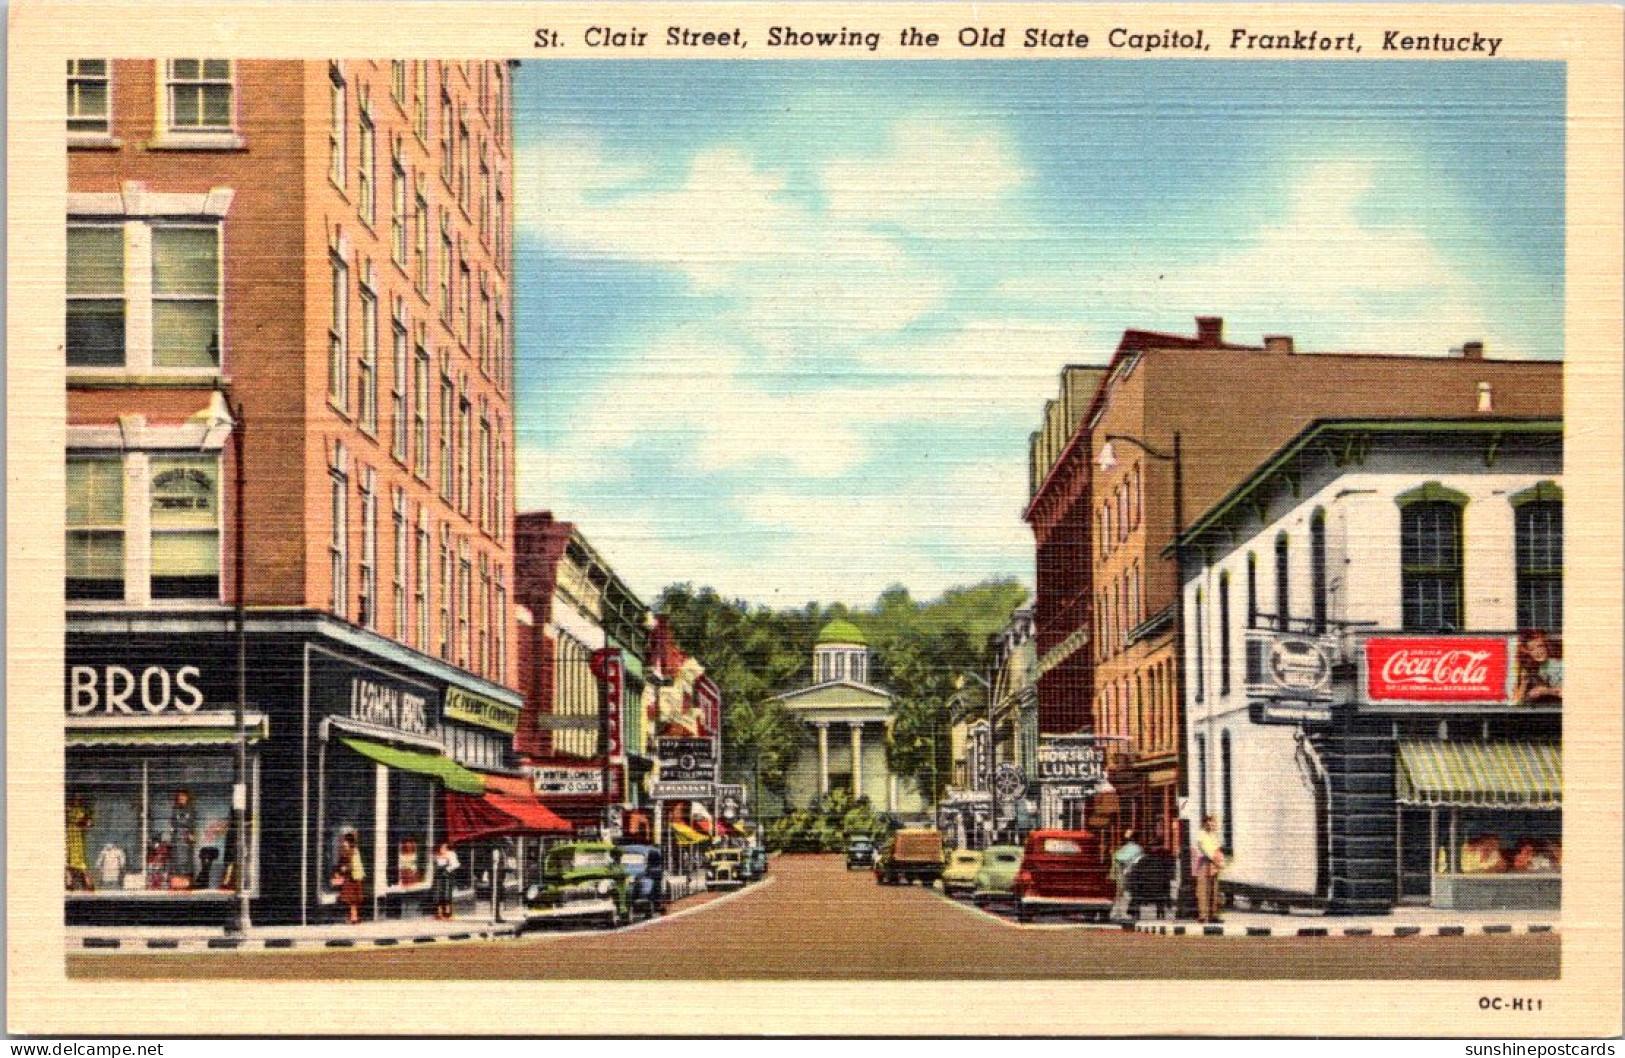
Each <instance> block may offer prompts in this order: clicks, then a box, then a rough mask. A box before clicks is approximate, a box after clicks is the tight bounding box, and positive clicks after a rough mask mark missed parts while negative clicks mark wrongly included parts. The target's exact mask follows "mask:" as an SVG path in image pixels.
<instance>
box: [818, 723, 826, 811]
mask: <svg viewBox="0 0 1625 1058" xmlns="http://www.w3.org/2000/svg"><path fill="white" fill-rule="evenodd" d="M818 792H819V794H820V795H823V794H827V793H829V723H828V722H827V721H826V722H821V723H820V724H819V725H818Z"/></svg>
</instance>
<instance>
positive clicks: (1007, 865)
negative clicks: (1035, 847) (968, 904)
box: [971, 845, 1021, 904]
mask: <svg viewBox="0 0 1625 1058" xmlns="http://www.w3.org/2000/svg"><path fill="white" fill-rule="evenodd" d="M1020 870H1021V846H1020V845H994V846H992V847H991V848H988V849H986V850H984V851H983V852H982V866H981V868H980V869H979V870H978V871H977V872H976V881H975V885H974V888H973V890H972V892H971V899H972V900H974V901H976V903H978V904H1008V903H1014V902H1015V898H1016V897H1015V892H1014V890H1015V885H1016V872H1018V871H1020Z"/></svg>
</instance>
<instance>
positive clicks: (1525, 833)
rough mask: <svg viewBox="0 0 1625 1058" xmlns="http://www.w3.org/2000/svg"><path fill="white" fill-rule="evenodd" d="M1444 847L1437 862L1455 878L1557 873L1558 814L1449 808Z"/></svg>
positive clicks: (1559, 845)
mask: <svg viewBox="0 0 1625 1058" xmlns="http://www.w3.org/2000/svg"><path fill="white" fill-rule="evenodd" d="M1449 811H1450V819H1449V821H1448V823H1449V825H1448V830H1447V831H1446V834H1445V835H1441V836H1442V837H1444V838H1445V841H1446V842H1447V844H1445V845H1443V846H1442V847H1441V848H1440V849H1439V851H1438V852H1437V853H1435V859H1436V861H1437V862H1438V863H1439V864H1442V865H1446V869H1447V870H1448V871H1449V872H1452V873H1458V874H1558V873H1561V871H1562V867H1563V817H1562V813H1560V812H1540V811H1505V810H1491V809H1482V808H1455V809H1450V810H1449Z"/></svg>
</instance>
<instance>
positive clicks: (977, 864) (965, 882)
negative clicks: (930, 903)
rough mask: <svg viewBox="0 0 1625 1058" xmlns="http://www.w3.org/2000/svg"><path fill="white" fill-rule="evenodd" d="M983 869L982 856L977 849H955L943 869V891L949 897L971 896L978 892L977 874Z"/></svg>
mask: <svg viewBox="0 0 1625 1058" xmlns="http://www.w3.org/2000/svg"><path fill="white" fill-rule="evenodd" d="M981 869H982V854H981V853H980V852H977V851H976V850H975V849H955V850H954V851H953V852H950V853H949V854H948V865H947V866H946V867H944V868H943V869H942V891H943V893H945V894H946V895H948V896H969V895H970V894H971V893H973V892H975V890H976V872H977V871H979V870H981Z"/></svg>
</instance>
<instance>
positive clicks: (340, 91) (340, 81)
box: [327, 62, 350, 189]
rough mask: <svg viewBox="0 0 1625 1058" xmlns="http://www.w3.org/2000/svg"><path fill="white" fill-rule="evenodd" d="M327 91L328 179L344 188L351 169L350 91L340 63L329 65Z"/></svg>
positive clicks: (336, 185)
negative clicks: (340, 68)
mask: <svg viewBox="0 0 1625 1058" xmlns="http://www.w3.org/2000/svg"><path fill="white" fill-rule="evenodd" d="M327 72H328V80H329V84H328V89H327V178H328V179H329V180H331V181H332V182H333V185H334V186H335V187H338V188H341V189H342V188H343V187H344V182H345V178H346V176H347V175H348V173H347V170H348V169H349V165H350V163H349V159H348V154H349V147H348V144H349V138H350V108H349V102H348V97H349V89H348V87H347V86H346V85H345V83H344V74H343V73H342V72H341V71H340V70H339V64H338V63H336V62H335V63H329V64H328V67H327Z"/></svg>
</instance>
